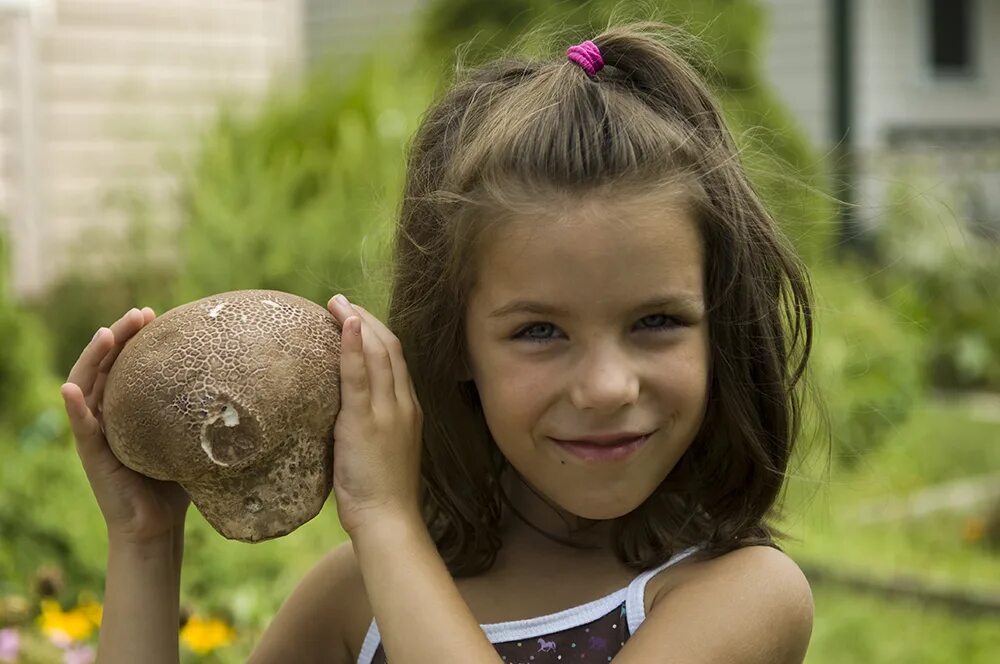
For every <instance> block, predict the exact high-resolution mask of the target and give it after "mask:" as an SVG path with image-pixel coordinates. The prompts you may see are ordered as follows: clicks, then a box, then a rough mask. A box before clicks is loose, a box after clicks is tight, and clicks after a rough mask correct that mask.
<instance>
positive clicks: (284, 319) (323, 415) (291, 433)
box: [102, 290, 340, 542]
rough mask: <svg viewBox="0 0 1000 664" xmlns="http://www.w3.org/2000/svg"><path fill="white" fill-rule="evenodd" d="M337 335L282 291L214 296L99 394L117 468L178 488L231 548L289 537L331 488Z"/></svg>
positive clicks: (177, 320) (167, 326)
mask: <svg viewBox="0 0 1000 664" xmlns="http://www.w3.org/2000/svg"><path fill="white" fill-rule="evenodd" d="M339 410H340V324H339V323H338V322H337V320H336V319H335V318H334V317H333V315H332V314H331V313H330V312H329V311H327V310H326V309H325V308H324V307H322V306H320V305H318V304H316V303H314V302H311V301H310V300H307V299H305V298H302V297H299V296H297V295H292V294H289V293H283V292H281V291H273V290H243V291H232V292H228V293H221V294H218V295H212V296H209V297H206V298H203V299H201V300H197V301H195V302H190V303H188V304H185V305H182V306H179V307H176V308H174V309H171V310H170V311H167V312H166V313H164V314H163V315H161V316H159V317H157V318H156V319H155V320H154V321H153V322H152V323H150V324H149V325H147V326H145V327H144V328H143V329H142V330H140V331H139V333H138V334H136V335H135V336H134V337H132V338H131V339H129V341H128V342H127V343H126V344H125V347H124V348H123V349H122V352H121V354H120V355H119V356H118V358H117V360H116V361H115V363H114V365H113V366H112V368H111V372H110V374H109V376H108V381H107V385H106V386H105V392H104V400H103V404H102V416H103V421H104V431H105V435H106V437H107V439H108V444H109V445H110V446H111V449H112V451H113V452H114V453H115V455H116V456H117V457H118V458H119V459H120V460H121V461H122V463H123V464H125V465H126V466H128V467H129V468H132V469H134V470H136V471H138V472H140V473H142V474H144V475H147V476H149V477H152V478H155V479H160V480H173V481H176V482H178V483H180V484H181V486H183V487H184V488H185V490H187V492H188V494H189V495H190V496H191V501H192V502H193V503H194V505H195V506H196V507H197V508H198V510H199V511H200V512H201V513H202V514H203V515H204V517H205V519H206V520H207V521H208V522H209V523H210V524H212V526H213V527H214V528H215V529H216V530H217V531H219V533H221V534H222V535H223V536H225V537H227V538H229V539H236V540H241V541H246V542H258V541H261V540H266V539H272V538H274V537H280V536H282V535H287V534H288V533H290V532H292V531H293V530H295V529H296V528H298V527H299V526H300V525H302V524H303V523H305V522H307V521H309V520H310V519H311V518H313V517H314V516H315V515H316V514H317V513H319V511H320V509H322V507H323V504H324V503H325V501H326V499H327V497H328V496H329V495H330V491H331V489H332V488H333V426H334V423H335V421H336V417H337V413H338V412H339Z"/></svg>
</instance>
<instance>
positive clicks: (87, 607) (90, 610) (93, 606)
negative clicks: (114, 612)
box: [73, 598, 104, 627]
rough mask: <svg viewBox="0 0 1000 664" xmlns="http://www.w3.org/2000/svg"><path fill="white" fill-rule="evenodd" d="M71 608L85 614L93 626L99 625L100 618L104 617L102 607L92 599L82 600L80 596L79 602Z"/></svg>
mask: <svg viewBox="0 0 1000 664" xmlns="http://www.w3.org/2000/svg"><path fill="white" fill-rule="evenodd" d="M73 610H74V611H77V612H79V613H82V614H83V615H84V616H86V617H87V620H89V621H90V622H92V623H93V624H94V627H100V626H101V618H103V617H104V607H103V606H101V605H100V603H98V602H95V601H94V600H92V599H87V600H83V599H82V598H81V601H80V603H79V604H77V605H76V608H75V609H73Z"/></svg>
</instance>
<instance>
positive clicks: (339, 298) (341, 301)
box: [333, 293, 351, 307]
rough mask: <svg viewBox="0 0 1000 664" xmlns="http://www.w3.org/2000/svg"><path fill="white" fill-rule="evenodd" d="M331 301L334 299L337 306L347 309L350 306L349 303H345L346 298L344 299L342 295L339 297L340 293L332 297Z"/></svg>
mask: <svg viewBox="0 0 1000 664" xmlns="http://www.w3.org/2000/svg"><path fill="white" fill-rule="evenodd" d="M333 299H334V301H336V302H337V304H339V305H340V306H342V307H349V306H350V305H351V303H350V302H348V301H347V298H346V297H344V296H343V295H341V294H340V293H337V294H336V295H335V296H334V297H333Z"/></svg>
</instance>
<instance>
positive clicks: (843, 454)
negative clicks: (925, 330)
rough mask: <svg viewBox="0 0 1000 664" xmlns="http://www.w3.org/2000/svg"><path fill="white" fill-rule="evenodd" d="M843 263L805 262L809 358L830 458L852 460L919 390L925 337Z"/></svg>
mask: <svg viewBox="0 0 1000 664" xmlns="http://www.w3.org/2000/svg"><path fill="white" fill-rule="evenodd" d="M864 274H865V272H864V269H863V268H861V267H859V266H852V265H850V264H840V265H837V266H836V267H834V266H831V265H825V264H824V265H814V266H811V279H812V282H813V286H814V289H815V291H816V301H815V302H814V310H813V311H814V320H815V325H816V329H815V333H816V344H815V346H814V348H813V356H812V359H811V363H812V371H813V375H814V379H815V382H816V384H817V385H818V386H819V387H820V391H821V394H822V398H823V399H824V401H825V404H824V405H825V407H826V408H827V410H828V413H829V417H830V422H829V424H830V433H831V435H832V438H833V443H834V454H835V459H836V461H838V462H839V463H840V464H842V465H844V466H847V467H852V466H854V465H855V464H856V463H857V462H858V461H859V459H861V458H862V457H863V456H864V455H865V454H866V453H868V452H870V451H871V450H873V449H874V448H876V447H877V446H878V445H880V444H881V443H882V442H883V441H884V439H885V436H886V435H887V434H889V433H890V432H891V431H892V429H893V428H895V427H898V426H899V425H900V424H901V423H902V422H903V421H904V420H905V419H906V418H907V416H908V415H909V413H910V411H911V409H912V408H914V407H915V406H916V405H917V404H918V403H919V402H920V401H921V400H922V399H923V398H924V394H925V390H926V379H925V374H924V371H923V358H924V355H925V353H926V340H925V339H924V337H923V335H922V334H920V330H919V329H918V328H916V326H914V325H912V324H910V323H909V321H907V320H906V319H904V318H900V316H899V315H898V314H897V313H896V312H895V311H893V310H892V309H890V308H888V307H886V306H885V305H884V304H883V303H882V302H880V301H879V299H878V298H877V297H876V296H875V295H874V294H873V293H872V292H871V290H870V289H869V288H868V286H867V285H866V279H865V276H864Z"/></svg>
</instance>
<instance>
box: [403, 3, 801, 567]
mask: <svg viewBox="0 0 1000 664" xmlns="http://www.w3.org/2000/svg"><path fill="white" fill-rule="evenodd" d="M670 31H671V28H669V27H668V26H665V25H663V24H661V23H657V22H652V21H644V22H640V23H632V24H628V25H623V26H618V27H610V28H608V29H606V30H604V31H603V32H601V34H599V35H597V36H596V37H593V38H592V39H593V41H594V42H595V43H596V44H597V45H598V47H599V48H600V50H601V53H602V54H603V57H604V61H605V66H604V68H603V69H602V70H601V71H600V72H598V73H597V74H596V75H595V76H594V77H589V76H588V75H587V74H586V73H585V72H584V71H583V70H582V69H581V68H580V67H579V66H577V65H576V64H573V63H571V62H568V61H567V60H566V58H565V56H564V55H563V53H562V51H560V52H559V54H558V56H556V57H553V58H552V59H549V60H545V61H541V62H539V61H529V60H525V59H522V58H511V57H502V58H500V59H498V60H495V61H493V62H491V63H488V64H486V65H483V66H480V67H477V68H476V69H474V70H472V71H471V72H468V73H467V74H466V75H464V76H462V77H460V79H459V80H458V81H457V82H455V83H454V84H453V85H452V86H451V87H450V89H448V90H447V92H446V93H445V94H444V95H443V97H442V98H441V99H440V100H439V101H437V103H436V104H434V105H433V106H432V107H431V108H430V109H429V110H428V111H427V113H426V115H425V116H424V118H423V121H422V124H421V126H420V128H419V129H418V131H417V133H416V135H415V136H414V138H413V141H412V144H411V145H410V152H409V160H408V171H407V176H406V188H405V193H404V198H403V201H402V207H401V211H400V218H399V221H398V226H397V228H396V234H395V238H394V245H393V258H394V260H393V264H392V275H391V279H392V286H391V293H390V299H389V309H388V320H387V322H388V326H389V327H390V329H392V330H393V331H394V333H395V334H396V335H397V336H398V337H399V339H400V341H401V343H402V345H403V348H404V352H405V356H406V361H407V365H408V367H409V369H410V372H411V374H412V376H413V380H414V383H415V386H416V389H417V394H418V397H419V399H420V403H421V406H422V408H423V411H424V413H425V418H424V422H425V424H424V438H423V440H424V456H423V460H422V474H423V480H424V489H425V491H424V498H423V510H424V518H425V520H426V522H427V524H428V527H429V529H430V532H431V534H432V537H433V538H434V541H435V543H436V545H437V547H438V550H439V552H440V553H441V555H442V557H443V558H444V560H445V562H446V563H447V565H448V567H449V570H450V571H451V573H452V574H454V575H456V576H465V575H470V574H476V573H478V572H481V571H485V570H487V569H489V567H490V566H491V565H492V564H493V561H494V560H495V557H496V553H497V550H498V549H499V548H500V545H501V542H500V538H499V535H498V524H499V520H500V515H501V508H502V502H503V496H502V495H501V489H500V482H499V477H500V473H501V472H502V470H503V468H504V465H505V459H504V458H503V456H502V454H501V453H500V451H499V449H498V448H497V446H496V444H495V443H494V442H493V439H492V437H491V435H490V432H489V429H488V427H487V425H486V422H485V419H484V417H483V414H482V411H481V410H480V406H479V402H478V394H477V392H476V389H475V385H474V384H473V383H472V382H471V381H468V380H464V377H467V376H468V373H467V367H468V363H467V356H466V345H465V335H464V315H465V310H466V305H467V302H468V296H469V292H470V288H471V286H472V285H473V283H474V280H475V270H476V264H477V260H476V258H477V255H478V253H479V250H480V247H482V246H484V243H485V242H487V241H488V237H489V236H490V232H489V231H491V230H492V229H495V228H496V227H498V225H499V224H502V223H503V219H504V218H505V214H507V213H510V212H512V211H514V210H516V209H518V208H519V207H521V206H523V205H531V204H532V202H534V203H535V204H544V202H545V201H551V200H552V196H553V195H554V194H557V193H562V194H567V193H569V194H575V195H583V194H586V193H594V192H607V195H609V196H621V195H641V196H644V195H648V194H650V193H653V192H663V191H666V192H668V193H669V192H675V193H676V192H678V191H680V192H683V194H684V196H685V197H686V199H687V200H688V201H689V203H690V205H691V206H692V209H693V210H694V211H695V212H696V219H697V222H698V225H699V230H700V233H701V237H702V241H703V243H704V247H705V266H706V267H705V276H704V287H705V288H704V290H705V293H706V295H705V297H706V306H707V310H708V318H709V337H710V345H711V352H710V371H709V384H708V404H707V410H706V413H705V418H704V421H703V423H702V426H701V429H700V431H699V432H698V434H697V436H696V437H695V439H694V441H693V442H692V444H691V446H690V447H689V449H688V450H687V452H686V453H685V454H684V455H683V457H682V458H681V459H680V461H679V462H678V463H677V465H676V466H675V468H674V469H673V470H672V471H671V472H670V474H669V475H668V477H667V478H666V479H665V480H664V481H663V482H662V483H661V485H660V486H659V487H658V488H657V489H656V491H654V493H653V494H652V495H651V496H650V497H649V498H648V499H647V500H646V501H645V502H644V503H643V504H642V505H640V506H639V507H638V508H636V509H635V510H633V511H632V512H630V513H629V514H627V515H624V516H622V517H620V518H618V519H616V521H615V524H614V542H615V547H616V551H615V553H616V555H617V556H618V558H619V559H620V560H621V561H622V562H623V563H625V564H626V565H629V566H631V567H632V568H634V569H647V568H649V567H652V566H654V565H656V564H658V563H660V562H662V561H663V560H665V559H666V558H667V557H668V556H669V555H671V553H673V552H675V551H677V550H678V549H680V548H683V547H686V546H689V545H691V544H695V543H698V544H707V550H708V551H710V552H715V553H722V552H725V551H728V550H731V549H734V548H739V547H741V546H748V545H752V544H766V545H770V546H776V545H775V544H774V543H773V539H772V537H773V536H781V537H783V536H785V535H784V534H783V533H781V532H780V531H777V530H776V529H774V528H773V527H772V526H769V525H768V524H766V523H765V521H764V517H765V515H767V514H769V513H771V512H772V510H774V509H775V503H776V500H777V498H778V494H779V492H780V489H781V488H782V486H783V484H784V479H785V474H786V470H787V466H788V463H789V459H790V456H791V452H792V447H793V443H794V441H795V439H796V438H797V436H798V433H799V430H800V425H801V401H800V396H799V395H798V394H797V393H796V391H795V390H794V389H793V388H795V386H796V384H798V383H799V382H800V379H801V378H803V374H804V372H805V369H806V362H807V359H808V356H809V352H810V348H811V346H812V316H811V308H810V298H811V289H810V285H809V281H808V276H807V274H806V271H805V268H804V266H803V265H802V263H801V261H800V260H799V259H798V257H797V256H796V255H795V253H794V252H793V251H792V250H791V249H790V247H789V245H788V243H787V242H786V240H785V238H784V236H783V235H782V234H781V232H780V230H779V229H778V228H777V226H776V224H775V222H774V221H773V220H772V218H771V217H770V216H769V214H768V212H767V210H766V209H765V208H764V206H763V205H762V203H761V201H760V199H759V198H758V196H757V195H756V193H755V192H754V189H753V187H752V186H751V184H750V182H749V180H748V178H747V175H746V173H745V172H744V169H743V166H742V164H741V161H740V156H739V152H738V150H737V148H736V146H735V144H734V141H733V139H732V137H731V136H730V134H729V132H728V130H727V129H726V127H725V123H724V121H723V119H722V116H721V114H720V111H719V109H718V108H717V106H716V104H715V102H714V101H713V99H712V97H711V95H710V93H709V91H708V88H707V86H706V84H705V83H704V82H703V81H702V80H701V78H700V77H699V76H698V75H697V73H696V72H695V71H694V69H693V68H692V67H691V66H690V65H689V64H688V63H687V62H686V61H685V60H684V59H683V58H681V57H680V56H679V55H678V54H677V52H676V51H675V50H674V49H673V48H671V47H670V46H669V45H668V42H669V38H668V36H669V34H670ZM786 326H787V327H786Z"/></svg>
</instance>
